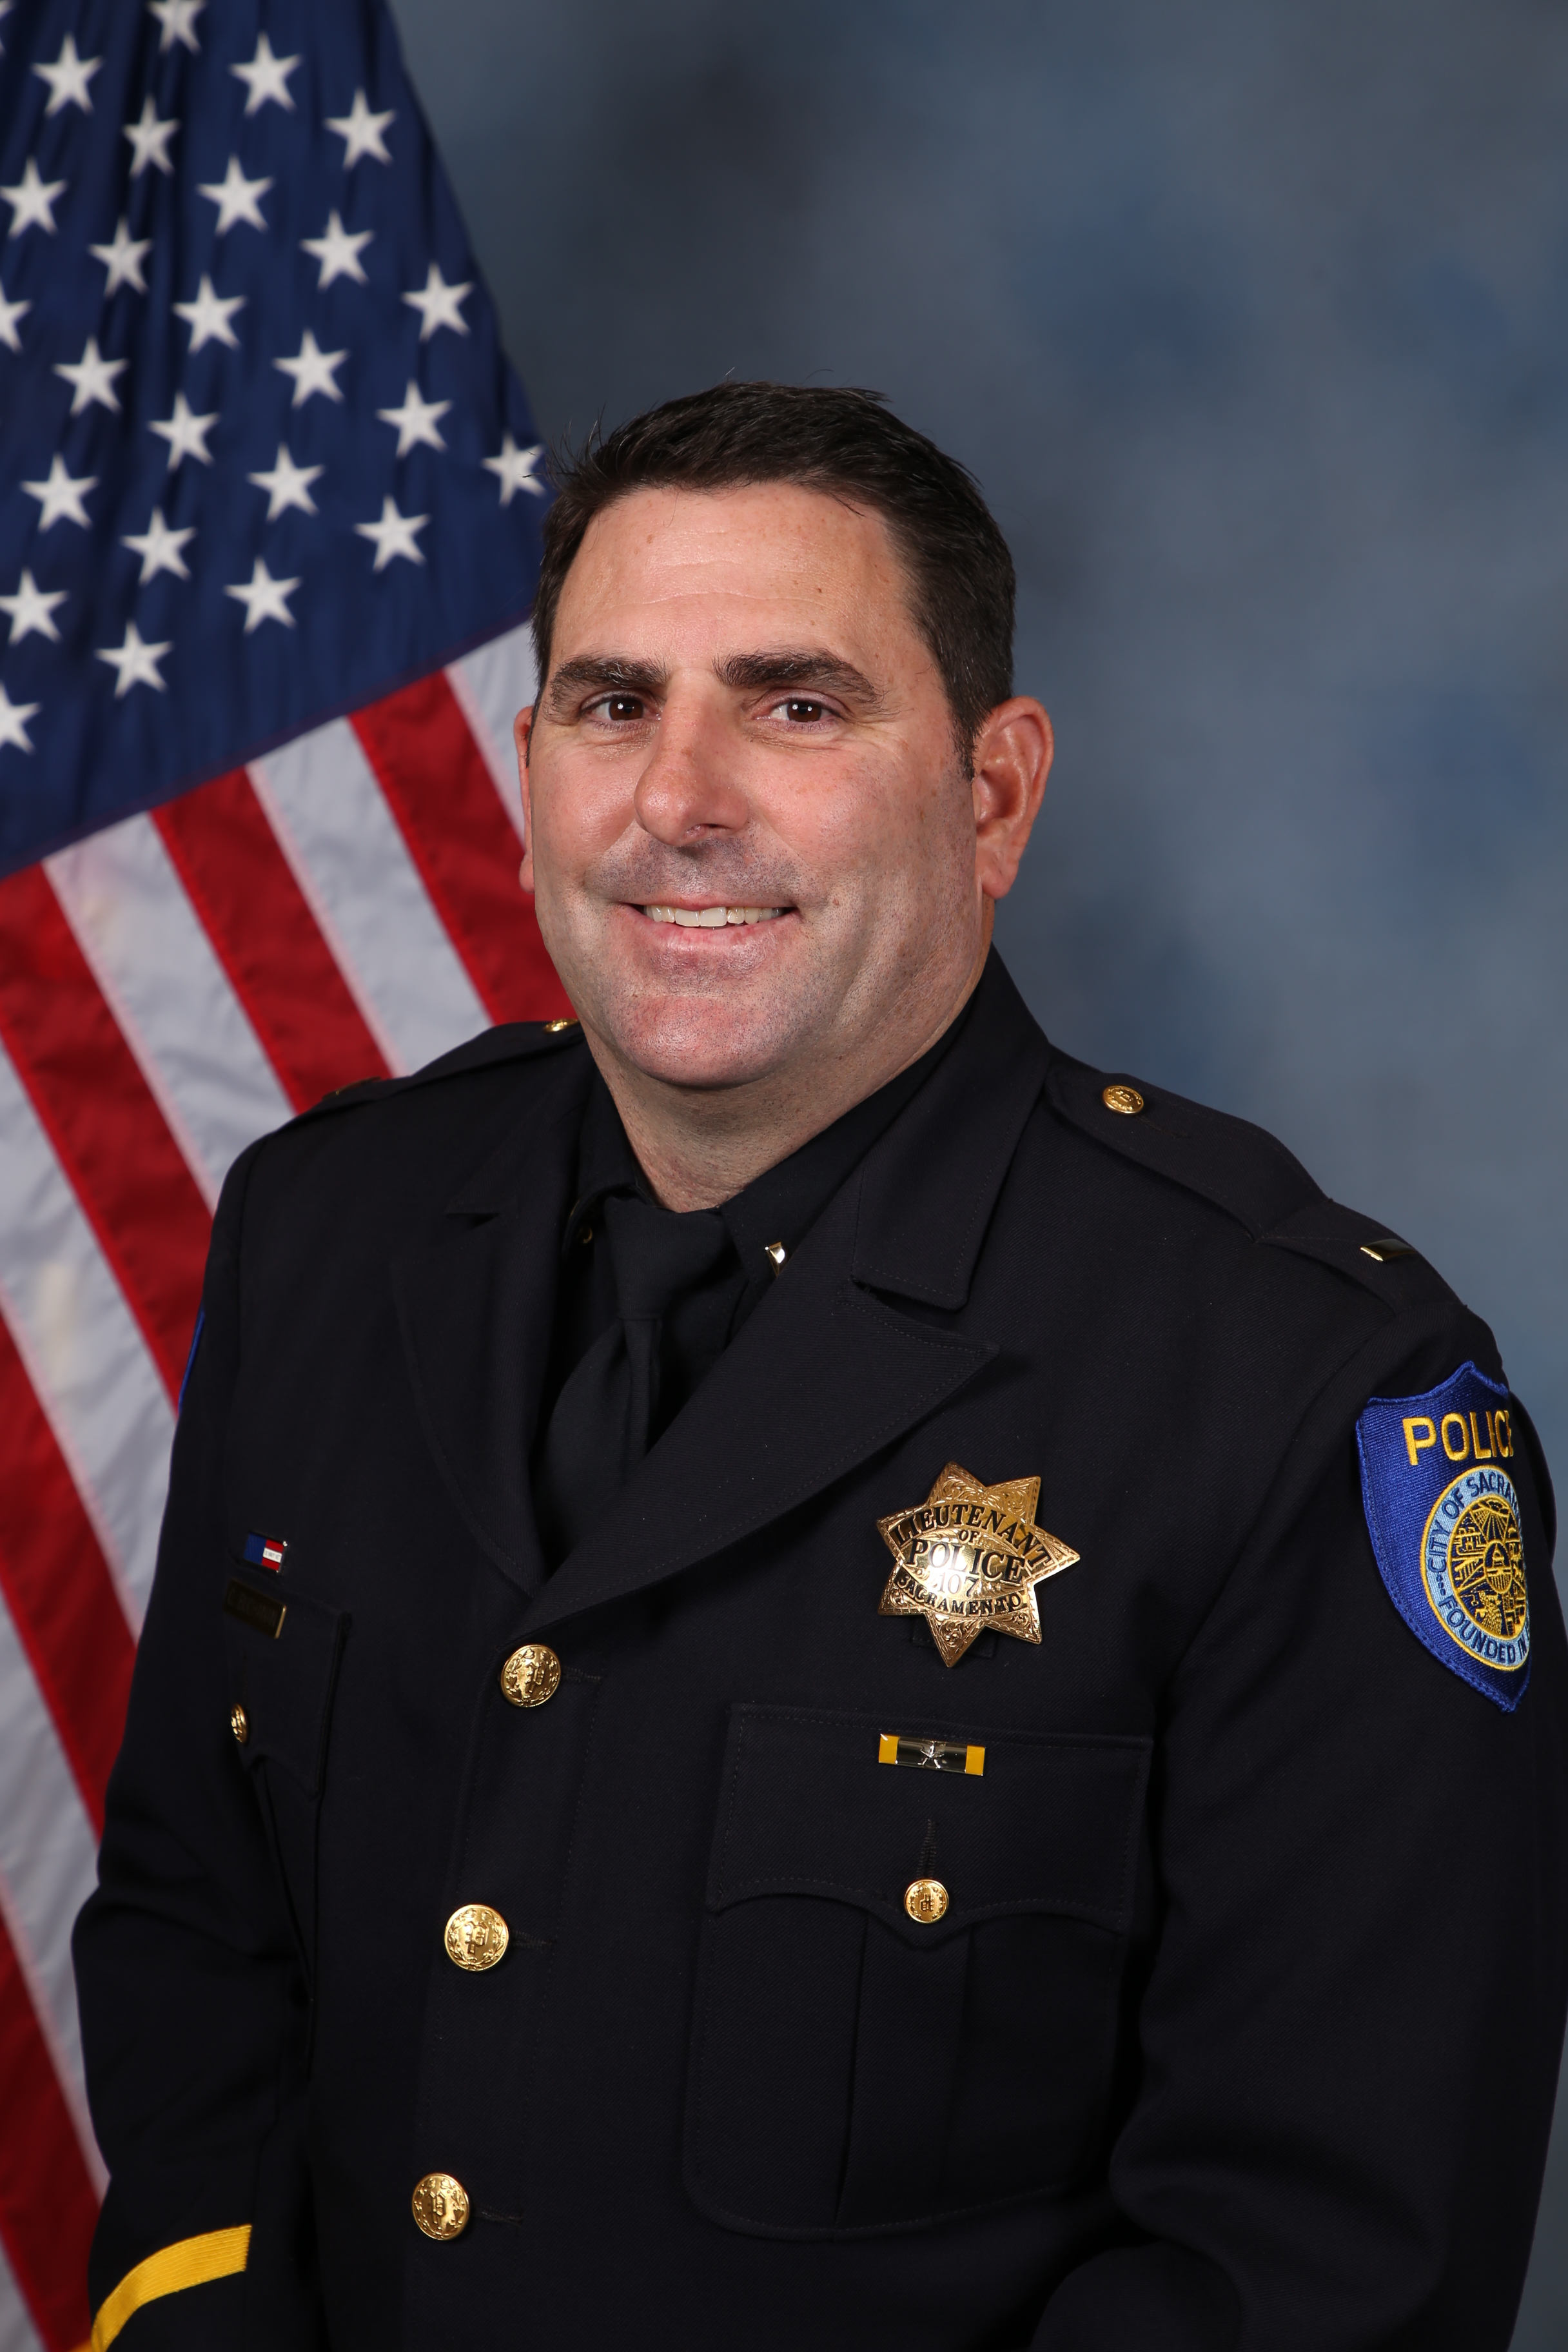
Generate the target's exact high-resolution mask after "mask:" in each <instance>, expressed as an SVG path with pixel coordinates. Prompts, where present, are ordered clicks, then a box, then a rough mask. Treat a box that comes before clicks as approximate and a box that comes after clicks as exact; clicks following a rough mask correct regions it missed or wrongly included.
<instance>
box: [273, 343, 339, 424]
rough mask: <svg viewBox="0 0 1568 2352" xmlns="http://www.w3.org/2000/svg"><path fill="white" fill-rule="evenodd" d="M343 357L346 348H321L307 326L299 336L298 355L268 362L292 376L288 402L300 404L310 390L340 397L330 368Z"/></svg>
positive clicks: (329, 397) (308, 397)
mask: <svg viewBox="0 0 1568 2352" xmlns="http://www.w3.org/2000/svg"><path fill="white" fill-rule="evenodd" d="M347 357H348V353H347V352H324V351H322V350H321V347H320V346H319V344H318V343H317V341H316V338H315V336H314V335H313V334H312V333H311V332H310V328H309V327H307V328H306V330H305V331H304V334H303V336H302V337H301V339H300V351H299V355H298V357H297V358H295V359H291V360H274V361H273V362H272V364H273V366H274V367H275V368H281V370H282V372H283V373H284V374H285V375H291V376H292V377H293V379H294V397H293V399H292V400H291V401H290V402H289V406H290V407H291V408H303V406H304V405H305V403H306V402H307V401H308V400H309V399H310V394H312V393H313V392H322V393H325V394H326V396H327V398H328V399H329V400H341V399H342V396H343V395H342V389H341V387H340V386H339V383H338V381H337V378H336V377H335V376H334V374H333V373H332V370H333V369H334V368H340V367H342V363H343V362H344V361H345V360H346V359H347Z"/></svg>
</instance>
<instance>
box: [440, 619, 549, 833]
mask: <svg viewBox="0 0 1568 2352" xmlns="http://www.w3.org/2000/svg"><path fill="white" fill-rule="evenodd" d="M534 677H535V672H534V665H533V632H532V630H531V628H529V627H528V626H527V625H526V623H525V624H524V625H523V626H522V627H521V629H509V630H508V631H507V633H506V635H504V636H502V637H492V638H491V639H490V641H489V645H486V646H476V647H475V649H474V651H473V652H472V653H471V654H465V655H464V656H463V658H462V660H461V661H455V662H453V663H452V664H451V666H450V667H449V668H448V669H447V683H448V685H449V686H450V687H451V689H452V692H453V694H454V695H455V696H456V697H457V701H458V709H460V710H461V712H462V714H463V716H464V718H465V719H467V720H468V731H469V732H470V734H471V735H472V736H473V739H474V740H475V742H476V743H477V744H478V745H479V750H480V751H482V752H483V754H484V761H485V765H486V767H487V768H488V769H489V772H490V774H491V775H492V776H493V777H494V779H495V787H496V790H497V792H498V793H500V796H501V805H502V807H503V808H504V809H505V811H506V813H507V814H508V816H509V817H510V819H511V821H512V824H514V825H515V826H516V828H517V837H518V839H519V840H520V841H521V839H522V794H521V792H520V791H519V790H518V782H517V748H516V745H515V744H514V743H513V741H512V733H511V722H512V720H513V719H515V718H516V717H517V714H518V712H519V711H520V710H521V709H522V708H523V706H524V704H525V703H530V702H531V701H532V700H533V687H534Z"/></svg>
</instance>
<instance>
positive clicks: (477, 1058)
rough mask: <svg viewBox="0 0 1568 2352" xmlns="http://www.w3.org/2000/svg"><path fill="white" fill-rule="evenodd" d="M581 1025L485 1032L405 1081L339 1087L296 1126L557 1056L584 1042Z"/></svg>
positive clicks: (525, 1025)
mask: <svg viewBox="0 0 1568 2352" xmlns="http://www.w3.org/2000/svg"><path fill="white" fill-rule="evenodd" d="M582 1034H583V1031H582V1028H581V1025H580V1024H578V1023H577V1022H576V1021H503V1022H501V1023H500V1024H498V1025H497V1026H496V1027H495V1028H493V1029H482V1030H481V1031H480V1032H479V1035H478V1036H477V1037H470V1038H468V1040H467V1041H466V1042H465V1043H464V1044H463V1045H454V1046H453V1048H452V1050H451V1052H450V1053H449V1054H442V1055H439V1056H438V1057H437V1060H435V1061H434V1062H426V1065H425V1066H424V1068H423V1069H422V1070H411V1071H410V1072H409V1073H408V1075H407V1076H406V1077H401V1078H354V1079H352V1080H351V1081H350V1083H349V1084H348V1085H347V1086H343V1087H333V1089H332V1091H331V1094H330V1095H323V1096H322V1097H321V1101H320V1102H319V1103H312V1104H311V1105H310V1109H309V1110H304V1111H301V1112H300V1116H299V1118H297V1119H296V1120H295V1121H294V1124H295V1126H297V1127H299V1126H302V1125H303V1124H304V1123H305V1121H306V1120H307V1119H312V1118H324V1117H326V1116H327V1115H328V1114H329V1113H331V1112H332V1111H339V1110H352V1109H353V1108H355V1106H356V1105H358V1104H360V1103H368V1102H384V1101H385V1100H387V1099H388V1098H389V1097H391V1096H393V1095H400V1094H407V1093H409V1092H410V1091H411V1090H412V1089H413V1088H414V1087H428V1086H434V1085H436V1084H437V1083H438V1081H440V1080H441V1079H443V1078H458V1077H463V1076H467V1075H468V1072H469V1071H470V1070H483V1069H488V1068H489V1067H490V1066H492V1065H493V1064H495V1063H498V1062H526V1061H531V1060H532V1059H533V1058H534V1056H535V1055H540V1054H551V1053H557V1052H559V1051H560V1049H561V1048H562V1047H563V1045H575V1044H576V1043H577V1042H578V1040H579V1039H580V1038H581V1037H582Z"/></svg>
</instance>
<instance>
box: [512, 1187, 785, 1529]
mask: <svg viewBox="0 0 1568 2352" xmlns="http://www.w3.org/2000/svg"><path fill="white" fill-rule="evenodd" d="M596 1222H597V1223H598V1226H599V1237H598V1239H597V1240H596V1241H595V1244H594V1246H595V1247H596V1248H601V1249H602V1248H607V1249H608V1250H609V1251H610V1254H611V1261H612V1265H613V1267H614V1272H615V1281H616V1307H617V1308H618V1310H619V1312H618V1315H617V1318H616V1321H615V1322H613V1323H612V1324H611V1325H610V1327H609V1328H608V1330H606V1331H604V1332H602V1333H601V1334H600V1336H599V1338H598V1339H596V1340H595V1343H594V1345H593V1346H592V1347H591V1348H590V1349H588V1352H587V1354H586V1355H585V1356H584V1358H583V1359H582V1360H581V1362H580V1363H579V1364H578V1365H577V1366H576V1368H575V1369H574V1371H573V1373H572V1375H571V1378H570V1379H569V1380H568V1381H566V1383H565V1385H564V1387H563V1389H562V1391H561V1393H560V1395H559V1397H557V1399H556V1401H555V1410H554V1412H552V1414H551V1416H550V1421H549V1423H548V1426H547V1427H546V1429H545V1432H544V1435H543V1438H542V1442H541V1444H539V1446H538V1448H537V1450H536V1452H535V1454H534V1458H533V1467H532V1480H533V1498H534V1511H535V1516H536V1517H537V1519H538V1523H539V1531H540V1536H541V1538H542V1542H543V1545H544V1549H545V1554H546V1557H547V1559H549V1561H550V1564H551V1566H552V1568H554V1567H556V1566H557V1565H558V1564H559V1563H560V1562H561V1561H562V1560H563V1559H564V1558H565V1557H566V1555H567V1553H568V1552H570V1551H572V1550H574V1549H575V1548H576V1546H577V1545H578V1544H579V1543H580V1542H581V1541H582V1538H584V1536H585V1535H586V1534H587V1533H588V1531H589V1529H590V1528H592V1527H593V1526H594V1525H595V1523H596V1521H598V1520H599V1519H601V1518H602V1517H604V1515H605V1511H606V1510H607V1509H608V1507H609V1506H610V1505H611V1504H612V1503H613V1502H614V1501H615V1499H616V1496H618V1495H619V1494H620V1492H621V1490H622V1488H623V1487H624V1486H625V1485H626V1481H627V1479H628V1478H629V1477H630V1476H631V1475H632V1473H633V1471H634V1470H636V1468H637V1465H638V1464H639V1463H640V1462H641V1461H642V1460H643V1458H644V1456H645V1455H646V1454H647V1451H648V1449H649V1447H650V1446H651V1445H652V1444H654V1443H655V1441H656V1440H657V1439H658V1435H659V1433H660V1432H661V1431H662V1430H664V1429H665V1428H667V1427H668V1423H670V1422H671V1421H672V1420H673V1419H674V1417H675V1415H676V1413H677V1412H679V1410H680V1408H681V1406H682V1405H683V1404H684V1403H685V1402H686V1400H687V1398H688V1397H689V1395H690V1394H691V1392H692V1391H693V1390H694V1389H695V1388H696V1387H697V1385H698V1383H699V1381H701V1379H702V1378H703V1376H704V1375H705V1374H706V1373H707V1372H708V1371H709V1370H710V1369H711V1368H712V1366H713V1364H714V1363H715V1362H716V1361H717V1360H718V1358H719V1356H720V1355H721V1353H722V1350H723V1348H724V1343H725V1341H726V1339H728V1338H729V1326H730V1320H731V1315H732V1313H733V1311H734V1306H735V1296H734V1294H735V1290H736V1278H737V1276H739V1271H740V1269H739V1267H738V1265H737V1264H736V1261H735V1253H734V1248H733V1245H732V1244H731V1240H730V1235H729V1232H728V1229H727V1227H726V1225H725V1223H724V1220H723V1218H722V1217H721V1215H720V1213H719V1212H718V1210H717V1209H696V1210H690V1211H688V1212H687V1213H684V1214H680V1215H677V1214H675V1213H673V1212H671V1211H670V1210H668V1209H660V1208H656V1207H655V1205H654V1204H653V1202H651V1201H647V1200H645V1199H644V1198H643V1197H642V1195H641V1194H640V1193H637V1192H611V1193H608V1194H606V1195H605V1198H604V1199H603V1200H602V1201H601V1202H600V1203H599V1208H598V1214H597V1220H596Z"/></svg>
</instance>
